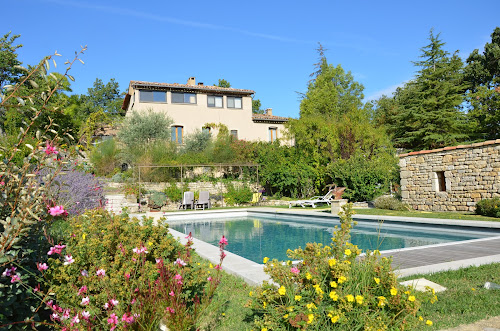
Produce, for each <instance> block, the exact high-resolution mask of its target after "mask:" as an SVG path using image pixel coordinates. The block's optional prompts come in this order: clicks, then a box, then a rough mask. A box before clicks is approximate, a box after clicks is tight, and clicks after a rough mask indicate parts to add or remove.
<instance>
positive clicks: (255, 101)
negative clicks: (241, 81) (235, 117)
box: [252, 99, 264, 114]
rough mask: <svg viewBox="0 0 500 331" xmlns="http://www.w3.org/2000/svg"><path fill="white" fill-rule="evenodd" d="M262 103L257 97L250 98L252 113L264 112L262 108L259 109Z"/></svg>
mask: <svg viewBox="0 0 500 331" xmlns="http://www.w3.org/2000/svg"><path fill="white" fill-rule="evenodd" d="M260 107H262V104H261V102H260V100H259V99H253V100H252V113H254V114H264V109H261V108H260Z"/></svg>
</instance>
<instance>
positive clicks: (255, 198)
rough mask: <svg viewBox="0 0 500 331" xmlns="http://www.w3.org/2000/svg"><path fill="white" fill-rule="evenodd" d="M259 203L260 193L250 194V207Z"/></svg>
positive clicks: (260, 199)
mask: <svg viewBox="0 0 500 331" xmlns="http://www.w3.org/2000/svg"><path fill="white" fill-rule="evenodd" d="M261 201H262V193H261V192H258V193H254V194H252V201H251V204H252V205H258V204H259V202H261Z"/></svg>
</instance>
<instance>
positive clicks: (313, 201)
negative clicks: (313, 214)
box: [288, 189, 335, 208]
mask: <svg viewBox="0 0 500 331" xmlns="http://www.w3.org/2000/svg"><path fill="white" fill-rule="evenodd" d="M334 194H335V189H331V190H330V191H328V193H327V194H325V195H323V196H319V195H318V196H314V197H312V198H310V199H307V200H296V201H290V202H289V203H288V208H292V205H299V206H301V207H302V208H306V206H311V207H313V208H316V206H317V205H319V204H322V203H326V204H327V205H329V204H330V201H332V200H333V198H334Z"/></svg>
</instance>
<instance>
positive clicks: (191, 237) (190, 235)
mask: <svg viewBox="0 0 500 331" xmlns="http://www.w3.org/2000/svg"><path fill="white" fill-rule="evenodd" d="M186 239H187V240H188V241H191V240H193V235H192V234H191V232H189V234H188V235H187V236H186Z"/></svg>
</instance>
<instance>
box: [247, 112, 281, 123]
mask: <svg viewBox="0 0 500 331" xmlns="http://www.w3.org/2000/svg"><path fill="white" fill-rule="evenodd" d="M252 120H254V121H276V122H288V120H289V118H288V117H282V116H274V115H267V114H252Z"/></svg>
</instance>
